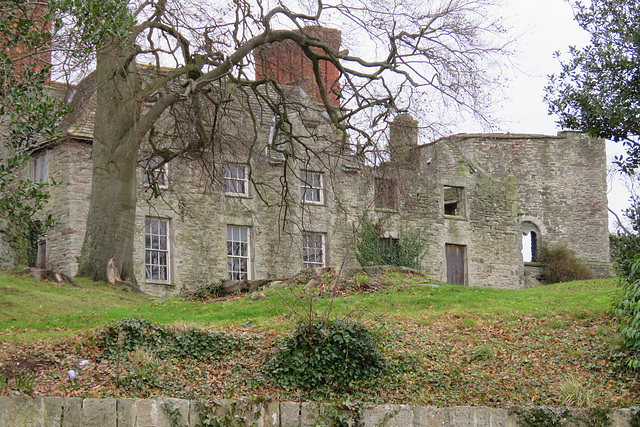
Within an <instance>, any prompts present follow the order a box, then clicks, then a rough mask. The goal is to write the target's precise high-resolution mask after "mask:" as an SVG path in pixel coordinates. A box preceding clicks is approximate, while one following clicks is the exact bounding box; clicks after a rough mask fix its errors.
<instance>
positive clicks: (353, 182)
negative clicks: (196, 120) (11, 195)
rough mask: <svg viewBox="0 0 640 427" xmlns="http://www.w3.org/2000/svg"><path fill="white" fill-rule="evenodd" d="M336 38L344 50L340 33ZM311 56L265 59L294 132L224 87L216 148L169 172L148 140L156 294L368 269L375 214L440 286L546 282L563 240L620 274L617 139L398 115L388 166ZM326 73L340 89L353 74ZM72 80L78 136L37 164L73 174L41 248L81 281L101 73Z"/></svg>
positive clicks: (146, 244)
mask: <svg viewBox="0 0 640 427" xmlns="http://www.w3.org/2000/svg"><path fill="white" fill-rule="evenodd" d="M328 35H329V36H330V37H333V38H335V42H336V48H339V44H340V40H339V32H338V31H332V30H329V31H328ZM296 55H298V54H297V53H296V51H295V49H294V48H293V47H292V46H288V45H285V44H274V45H272V46H267V47H265V48H264V49H263V50H262V51H261V52H259V53H258V54H257V55H256V59H257V60H256V62H257V66H256V71H257V75H258V77H260V76H275V77H276V78H277V79H278V80H279V81H280V82H281V83H283V84H284V85H285V87H286V88H287V89H286V90H287V91H288V94H287V96H286V98H285V99H286V102H288V103H290V104H291V107H290V115H289V119H290V120H289V122H288V123H290V125H291V126H292V128H293V129H292V131H291V133H292V134H294V135H296V136H297V137H296V138H294V139H293V140H286V141H285V140H282V139H280V138H279V137H278V127H277V126H276V122H277V120H278V118H277V117H274V116H273V113H271V112H270V110H269V109H268V108H266V107H265V106H263V105H261V103H260V102H258V101H257V99H256V98H255V97H253V98H252V97H243V96H242V95H239V94H237V93H236V94H235V95H234V92H233V90H232V88H229V87H224V86H220V87H217V88H216V89H215V90H214V91H212V93H214V95H215V94H217V96H220V97H225V98H229V99H232V101H231V102H228V103H226V104H225V108H224V110H223V111H222V112H220V111H218V110H216V111H215V112H212V113H211V116H212V117H213V116H215V117H216V118H217V119H218V120H219V124H218V125H217V129H218V130H219V131H218V134H217V135H218V136H217V137H218V139H217V143H216V145H215V147H213V148H211V149H210V150H208V151H205V152H202V153H198V160H197V161H196V160H194V159H193V158H190V156H186V157H183V158H176V159H174V160H172V161H170V162H169V163H168V164H167V165H165V166H164V167H162V168H159V169H154V164H155V162H156V159H154V157H153V156H150V155H149V154H148V153H147V152H145V150H142V153H141V157H140V168H139V175H138V182H139V188H138V191H139V193H138V194H139V199H138V205H137V214H136V224H137V228H136V236H135V250H134V257H135V262H136V277H137V280H138V283H139V285H140V286H141V288H142V289H143V290H144V291H146V292H149V293H152V294H157V295H168V294H175V293H177V292H179V291H180V290H182V289H185V288H194V287H196V286H198V285H199V284H202V283H210V282H212V281H216V280H219V279H221V278H228V279H275V278H282V277H286V276H289V275H292V274H294V273H296V272H297V271H299V270H300V269H301V268H309V267H322V266H336V265H341V264H343V263H344V265H345V266H347V267H354V266H357V261H356V258H355V255H354V253H353V249H352V248H353V238H354V233H355V230H356V229H357V227H358V224H359V221H360V219H361V218H362V217H363V215H364V214H365V213H366V214H368V216H369V217H370V218H371V219H372V220H373V221H375V222H377V223H378V224H379V226H380V227H381V229H382V230H383V235H384V239H383V240H387V242H386V243H389V242H393V239H396V238H397V237H398V232H399V230H400V229H401V228H404V229H406V230H412V231H415V232H419V233H420V235H421V236H422V237H423V238H424V241H425V242H426V250H425V252H424V254H423V256H422V259H421V266H422V269H423V270H424V271H425V272H427V273H428V274H429V275H431V277H432V278H433V279H435V280H440V281H443V282H452V283H459V284H464V285H469V286H489V287H500V288H523V287H526V286H530V285H533V284H536V283H537V281H536V278H535V277H536V275H537V274H539V267H538V266H537V264H536V263H535V262H534V261H535V256H536V253H537V251H538V250H539V248H541V247H542V246H556V245H562V246H566V247H567V248H569V249H570V250H572V251H573V252H574V253H575V255H576V256H577V257H578V258H580V259H582V260H583V261H585V262H586V263H588V264H589V265H590V266H591V267H592V268H593V269H594V271H595V272H596V273H597V274H598V275H601V276H607V275H609V244H608V234H609V232H608V227H607V196H606V158H605V146H604V141H603V140H600V139H592V138H589V137H587V136H585V135H582V134H580V133H575V132H560V133H559V134H558V135H557V136H545V135H519V134H462V135H454V136H451V137H446V138H442V139H439V140H437V141H434V142H430V143H426V144H420V143H419V136H418V135H419V132H418V123H417V121H415V120H414V119H413V118H412V117H411V116H409V115H408V114H400V115H398V116H396V118H395V119H394V121H393V122H392V123H391V125H390V135H389V147H388V151H389V153H390V157H389V158H388V159H387V160H386V161H385V162H382V163H380V164H377V165H375V166H374V165H371V164H370V162H367V161H366V159H365V157H364V156H363V155H361V154H360V153H352V152H350V150H349V149H348V147H346V148H345V147H344V146H340V145H339V144H336V137H335V132H334V130H333V128H332V126H331V123H330V122H329V120H328V119H327V118H326V117H325V116H324V115H323V114H322V113H321V112H320V110H319V109H318V107H317V102H318V97H319V94H318V93H317V88H314V85H312V84H311V83H310V80H308V79H305V76H308V69H307V68H308V64H306V63H305V62H304V61H303V60H299V58H298V56H296ZM322 73H323V77H324V79H325V81H326V82H327V87H331V86H332V85H333V86H335V82H337V71H335V70H334V69H332V68H331V67H327V68H326V69H324V70H322ZM54 86H55V85H54ZM58 89H59V90H60V92H63V91H64V90H69V89H68V88H67V89H64V88H58ZM72 89H73V97H72V98H70V103H71V105H72V106H73V107H74V113H73V114H72V115H71V116H70V117H69V118H68V120H67V122H66V123H65V124H64V129H65V132H66V137H65V139H64V141H62V142H61V143H59V144H56V145H55V146H48V147H42V148H41V149H39V150H37V151H35V152H34V153H33V160H32V162H31V165H30V168H31V170H30V171H29V173H30V174H32V177H33V178H34V179H35V180H36V181H38V180H42V181H46V180H47V179H50V178H54V179H55V180H56V181H57V182H59V183H61V184H59V185H57V186H54V187H52V188H51V201H50V203H49V204H48V206H47V208H46V209H47V212H46V213H49V212H50V213H52V214H53V215H54V216H55V217H57V218H59V225H58V226H56V227H55V228H54V229H53V230H51V231H50V232H49V233H48V235H47V236H46V239H44V240H43V241H42V242H41V243H40V245H39V248H38V252H39V254H38V259H39V263H40V264H42V265H46V266H47V267H49V268H53V269H57V270H59V271H61V272H64V273H67V274H70V275H73V274H75V273H76V271H77V265H78V256H79V254H80V250H81V246H82V242H83V239H84V230H85V222H86V218H87V212H88V207H89V200H90V197H91V194H90V187H91V166H92V164H91V149H92V146H91V142H92V138H93V120H94V112H95V98H94V97H93V92H94V90H95V80H94V79H93V78H92V77H91V76H89V77H87V78H85V80H83V81H82V82H81V83H80V84H79V85H78V86H77V87H75V88H72ZM62 96H68V95H62ZM212 96H213V95H212ZM332 96H334V95H332ZM331 102H332V103H334V105H337V103H338V102H339V101H338V98H337V97H336V96H334V97H332V98H331ZM248 110H250V111H251V114H249V113H248ZM170 127H171V126H168V125H167V126H163V124H162V123H160V124H159V125H158V129H157V132H158V134H159V135H160V136H162V135H165V139H166V140H170V138H169V135H170V134H171V132H172V131H173V129H170ZM160 139H162V138H160ZM154 189H155V190H156V191H154ZM157 190H161V194H160V197H154V196H157V195H158V193H157ZM381 243H383V244H384V243H385V242H381ZM523 246H524V251H523ZM8 252H10V251H6V250H5V251H4V252H2V251H0V254H2V253H5V254H8ZM523 252H524V253H525V255H524V257H523ZM5 257H6V258H10V254H9V255H5ZM525 258H526V259H525ZM4 261H5V265H8V264H10V263H11V261H10V259H5V260H4Z"/></svg>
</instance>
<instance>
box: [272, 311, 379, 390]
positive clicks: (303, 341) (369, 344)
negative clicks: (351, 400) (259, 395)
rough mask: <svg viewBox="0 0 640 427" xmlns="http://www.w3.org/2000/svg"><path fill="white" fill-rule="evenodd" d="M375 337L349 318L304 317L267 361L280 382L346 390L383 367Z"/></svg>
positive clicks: (292, 385)
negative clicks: (314, 319) (321, 319)
mask: <svg viewBox="0 0 640 427" xmlns="http://www.w3.org/2000/svg"><path fill="white" fill-rule="evenodd" d="M385 366H386V365H385V361H384V357H383V356H382V353H381V352H380V350H379V349H378V338H377V337H376V336H375V335H374V334H372V333H371V332H369V331H368V330H367V328H365V327H364V326H363V325H362V324H360V323H356V322H349V321H341V320H333V321H326V322H323V321H303V322H300V323H298V325H297V327H296V329H295V330H294V332H293V333H292V334H291V335H290V336H289V337H288V338H287V339H286V341H285V342H284V345H283V347H282V348H281V349H280V351H279V352H278V353H277V354H276V355H275V356H274V357H273V359H271V360H270V361H269V362H268V364H267V372H268V374H269V375H270V376H271V377H272V378H274V379H275V380H276V382H278V383H279V384H280V385H282V386H285V387H296V388H303V389H312V388H316V387H323V386H327V387H329V388H331V389H334V390H345V389H348V388H350V387H352V386H353V385H354V383H355V382H356V381H361V380H366V379H369V378H373V377H375V376H376V375H378V374H379V373H380V372H382V371H383V370H384V369H385Z"/></svg>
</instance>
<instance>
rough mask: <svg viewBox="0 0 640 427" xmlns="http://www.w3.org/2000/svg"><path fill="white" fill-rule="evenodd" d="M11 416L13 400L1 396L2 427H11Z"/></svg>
mask: <svg viewBox="0 0 640 427" xmlns="http://www.w3.org/2000/svg"><path fill="white" fill-rule="evenodd" d="M10 416H11V398H10V397H9V396H0V427H11V424H10V423H9V418H10Z"/></svg>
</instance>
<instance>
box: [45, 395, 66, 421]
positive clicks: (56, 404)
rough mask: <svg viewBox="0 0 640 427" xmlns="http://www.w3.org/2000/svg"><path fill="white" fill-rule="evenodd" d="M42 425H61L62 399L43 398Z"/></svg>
mask: <svg viewBox="0 0 640 427" xmlns="http://www.w3.org/2000/svg"><path fill="white" fill-rule="evenodd" d="M42 400H43V406H44V425H45V426H46V427H60V426H61V425H62V403H63V399H62V397H44V398H42Z"/></svg>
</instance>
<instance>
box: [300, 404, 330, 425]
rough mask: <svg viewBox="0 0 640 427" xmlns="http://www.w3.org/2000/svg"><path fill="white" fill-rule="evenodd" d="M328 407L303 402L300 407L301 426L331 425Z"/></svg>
mask: <svg viewBox="0 0 640 427" xmlns="http://www.w3.org/2000/svg"><path fill="white" fill-rule="evenodd" d="M329 421H330V420H328V419H327V415H326V407H324V405H320V404H317V403H313V402H303V403H302V404H301V405H300V426H301V427H312V426H315V425H329V424H330V423H329Z"/></svg>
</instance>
